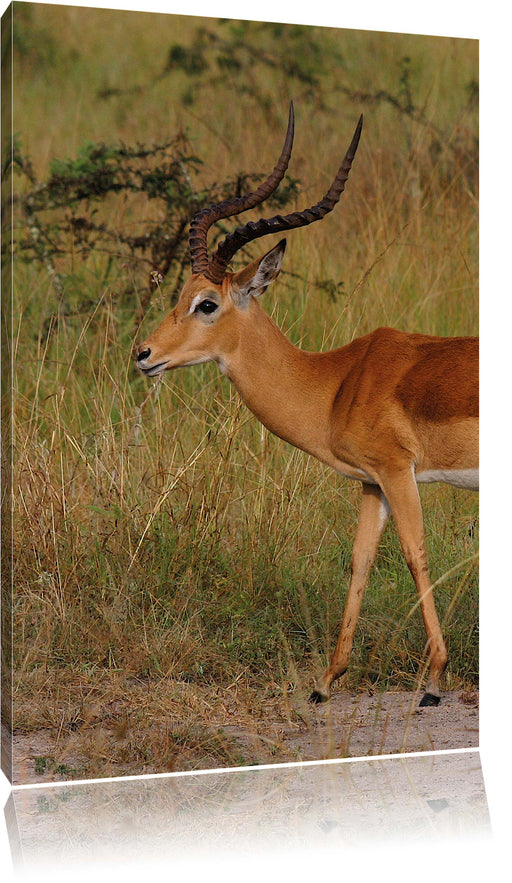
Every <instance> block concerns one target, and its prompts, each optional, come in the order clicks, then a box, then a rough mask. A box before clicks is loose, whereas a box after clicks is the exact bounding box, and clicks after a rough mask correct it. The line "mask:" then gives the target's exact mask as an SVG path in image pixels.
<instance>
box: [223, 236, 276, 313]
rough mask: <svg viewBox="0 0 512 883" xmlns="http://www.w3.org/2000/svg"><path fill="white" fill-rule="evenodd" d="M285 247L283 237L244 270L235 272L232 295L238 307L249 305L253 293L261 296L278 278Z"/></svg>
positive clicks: (255, 295)
mask: <svg viewBox="0 0 512 883" xmlns="http://www.w3.org/2000/svg"><path fill="white" fill-rule="evenodd" d="M285 248H286V239H281V242H279V243H278V244H277V245H276V246H274V248H272V249H271V250H270V251H267V253H266V254H265V255H263V257H262V258H256V260H255V261H252V262H251V263H250V264H248V265H247V267H244V268H243V270H238V272H237V273H234V274H233V279H232V288H231V296H232V298H233V300H234V302H235V304H236V305H237V306H238V307H242V308H244V307H246V306H248V305H249V302H250V298H251V295H252V296H254V297H259V296H260V295H261V294H263V292H264V291H265V290H266V289H267V286H269V285H270V283H271V282H273V281H274V279H277V277H278V276H279V272H280V270H281V263H282V260H283V255H284V251H285Z"/></svg>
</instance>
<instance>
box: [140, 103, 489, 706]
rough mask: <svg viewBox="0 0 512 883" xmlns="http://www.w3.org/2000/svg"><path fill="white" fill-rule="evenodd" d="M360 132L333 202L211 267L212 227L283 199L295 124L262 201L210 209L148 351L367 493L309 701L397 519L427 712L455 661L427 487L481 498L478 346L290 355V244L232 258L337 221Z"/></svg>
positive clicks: (362, 342)
mask: <svg viewBox="0 0 512 883" xmlns="http://www.w3.org/2000/svg"><path fill="white" fill-rule="evenodd" d="M361 128H362V117H361V118H360V119H359V122H358V124H357V127H356V130H355V133H354V136H353V138H352V141H351V144H350V146H349V148H348V150H347V153H346V155H345V158H344V160H343V162H342V164H341V166H340V168H339V170H338V173H337V175H336V177H335V178H334V181H333V183H332V184H331V187H330V188H329V190H328V192H327V193H326V195H325V196H324V198H323V199H322V200H321V201H320V202H318V203H317V204H316V205H314V206H312V207H311V208H308V209H306V210H304V211H301V212H293V213H291V214H288V215H284V216H280V215H278V216H276V217H272V218H260V219H259V220H258V221H256V222H250V223H247V224H245V225H244V226H241V227H238V228H236V229H235V230H234V231H233V232H232V233H230V234H229V235H228V236H226V238H225V239H224V240H223V241H222V242H221V243H220V244H219V246H218V247H217V249H216V251H215V253H214V254H213V255H212V256H211V257H209V256H208V250H207V234H208V230H209V228H210V227H211V226H212V224H214V223H215V222H217V221H219V220H220V219H223V218H229V217H233V216H234V215H238V214H240V213H241V212H244V211H246V210H247V209H250V208H253V207H254V206H256V205H258V204H260V203H261V202H263V201H264V200H265V199H267V197H268V196H270V194H271V193H273V191H274V190H275V189H276V188H277V186H278V184H279V182H280V181H281V179H282V178H283V176H284V174H285V171H286V168H287V166H288V162H289V159H290V155H291V149H292V143H293V133H294V113H293V105H290V115H289V120H288V130H287V134H286V138H285V142H284V146H283V149H282V152H281V156H280V158H279V160H278V162H277V164H276V166H275V167H274V169H273V171H272V172H271V174H270V175H269V177H268V178H267V179H266V180H265V181H264V182H263V183H262V184H261V185H260V186H259V187H258V188H257V189H256V190H255V191H254V192H253V193H251V194H249V195H248V196H244V197H237V198H233V199H230V200H226V201H224V202H221V203H217V204H215V205H211V206H209V207H207V208H204V209H203V210H202V211H200V212H199V213H198V214H197V215H196V216H195V218H194V219H193V221H192V223H191V227H190V240H189V241H190V256H191V262H192V275H191V277H190V278H189V280H188V281H187V282H186V284H185V285H184V287H183V289H182V291H181V294H180V296H179V300H178V302H177V305H176V307H175V308H174V309H173V310H172V312H171V313H170V314H169V315H168V316H167V317H166V318H165V319H164V320H163V321H162V323H161V324H160V326H159V327H158V328H157V329H156V330H155V331H154V332H153V334H151V335H150V337H148V338H147V340H145V341H144V342H143V343H142V344H140V346H139V347H138V349H137V366H138V367H139V368H140V370H141V371H142V372H143V373H144V374H146V375H148V376H149V377H154V376H156V375H158V374H161V373H162V372H163V371H166V370H169V369H171V368H178V367H182V366H185V365H197V364H199V363H201V362H207V361H215V362H217V364H218V366H219V368H220V370H221V371H222V373H223V374H225V375H227V377H228V378H229V379H230V380H231V382H232V383H233V384H234V386H235V387H236V389H237V390H238V392H239V394H240V395H241V397H242V399H243V401H244V402H245V403H246V405H247V406H248V407H249V408H250V410H251V411H252V412H253V413H254V414H255V415H256V417H257V418H258V419H259V420H260V421H261V422H262V423H263V424H264V426H266V427H267V428H268V429H269V430H270V431H271V432H273V433H275V435H277V436H279V437H280V438H282V439H284V440H285V441H287V442H290V443H291V444H292V445H295V446H296V447H298V448H300V449H302V450H303V451H306V452H307V453H309V454H312V455H313V456H315V457H317V458H318V459H319V460H321V461H322V462H323V463H326V464H327V465H329V466H331V467H332V468H333V469H334V470H335V472H337V473H338V474H339V475H343V476H347V477H349V478H352V479H356V480H358V481H360V482H361V484H362V503H361V510H360V515H359V520H358V524H357V530H356V537H355V541H354V546H353V551H352V560H351V576H350V584H349V589H348V595H347V600H346V605H345V610H344V614H343V619H342V623H341V630H340V634H339V638H338V642H337V645H336V648H335V651H334V654H333V656H332V658H331V662H330V664H329V666H328V668H327V669H326V670H325V672H324V673H323V674H322V675H321V677H320V678H319V679H318V681H317V682H316V685H315V689H314V691H313V693H312V695H311V700H312V701H313V702H320V701H324V700H327V699H328V698H329V695H330V689H331V684H332V683H333V681H334V680H335V679H337V678H339V677H340V676H341V675H342V674H343V673H344V672H345V671H346V669H347V666H348V662H349V655H350V652H351V648H352V642H353V637H354V631H355V628H356V623H357V619H358V615H359V610H360V607H361V601H362V597H363V592H364V589H365V585H366V583H367V579H368V575H369V571H370V568H371V566H372V564H373V561H374V559H375V556H376V552H377V547H378V544H379V541H380V538H381V536H382V533H383V530H384V527H385V525H386V522H387V519H388V515H389V513H390V512H391V513H392V514H393V517H394V519H395V523H396V527H397V531H398V535H399V539H400V543H401V547H402V550H403V553H404V556H405V560H406V562H407V565H408V567H409V569H410V572H411V574H412V577H413V579H414V582H415V584H416V588H417V591H418V595H419V604H420V608H421V613H422V616H423V621H424V625H425V630H426V634H427V645H426V649H427V653H428V664H429V678H428V683H427V685H426V689H425V693H424V695H423V697H422V699H421V702H420V705H423V706H425V705H437V704H438V702H439V700H440V693H439V679H440V676H441V674H442V672H443V670H444V668H445V665H446V662H447V651H446V647H445V643H444V640H443V635H442V631H441V627H440V624H439V620H438V616H437V613H436V608H435V604H434V597H433V591H432V583H431V579H430V576H429V568H428V561H427V554H426V547H425V536H424V527H423V518H422V511H421V504H420V498H419V494H418V483H419V482H433V481H442V482H447V483H448V484H451V485H455V486H458V487H464V488H471V489H474V490H476V489H477V488H478V339H477V338H464V337H453V338H441V337H433V336H430V335H424V334H406V333H404V332H402V331H397V330H394V329H392V328H378V329H377V330H375V331H373V332H372V333H371V334H367V335H365V336H364V337H361V338H359V339H356V340H353V341H352V342H351V343H349V344H347V345H346V346H343V347H341V348H340V349H336V350H333V351H331V352H321V353H314V352H306V351H303V350H300V349H298V348H297V347H295V346H293V345H292V344H291V343H290V341H289V340H288V339H287V338H286V337H285V336H284V335H283V334H282V333H281V331H280V330H279V329H278V328H277V326H276V325H275V324H274V322H273V321H272V320H271V319H270V318H269V316H268V315H267V314H266V313H265V312H264V311H263V310H262V309H261V307H260V305H259V302H258V298H259V297H260V295H262V294H263V292H264V291H265V290H266V288H267V286H268V285H269V284H270V283H271V282H272V281H273V280H274V279H276V277H277V276H278V274H279V271H280V268H281V262H282V258H283V254H284V251H285V246H286V240H284V239H282V240H281V241H280V242H278V244H277V245H275V246H274V247H273V248H272V249H271V250H270V251H268V252H267V253H266V254H264V255H263V256H262V257H259V258H257V259H256V260H253V261H252V262H251V263H249V264H248V265H247V266H246V267H244V268H243V269H240V270H238V271H237V272H229V271H228V266H229V263H230V260H231V258H232V257H233V255H234V254H235V253H236V252H237V251H238V250H239V249H240V248H241V247H242V246H244V245H245V244H246V243H248V242H251V241H252V240H254V239H257V238H259V237H260V236H266V235H267V234H270V233H278V232H282V231H284V230H290V229H293V228H295V227H301V226H304V225H306V224H310V223H312V222H314V221H319V220H321V219H322V218H323V217H324V216H325V215H326V214H327V213H328V212H330V211H332V209H333V208H334V206H335V205H336V203H337V202H338V200H339V198H340V196H341V193H342V191H343V189H344V187H345V182H346V180H347V178H348V175H349V172H350V169H351V166H352V161H353V159H354V156H355V153H356V150H357V146H358V143H359V138H360V134H361Z"/></svg>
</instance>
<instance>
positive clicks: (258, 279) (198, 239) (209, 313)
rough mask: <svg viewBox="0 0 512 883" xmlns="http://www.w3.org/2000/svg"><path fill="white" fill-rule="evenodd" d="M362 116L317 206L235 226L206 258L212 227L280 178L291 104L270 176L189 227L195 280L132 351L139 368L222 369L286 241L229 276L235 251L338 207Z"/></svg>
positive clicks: (264, 194) (263, 195)
mask: <svg viewBox="0 0 512 883" xmlns="http://www.w3.org/2000/svg"><path fill="white" fill-rule="evenodd" d="M362 123H363V118H362V116H361V117H360V119H359V122H358V124H357V127H356V130H355V132H354V136H353V138H352V141H351V144H350V146H349V148H348V150H347V153H346V155H345V158H344V160H343V162H342V164H341V166H340V168H339V170H338V173H337V175H336V177H335V178H334V181H333V182H332V184H331V186H330V188H329V190H328V191H327V193H326V194H325V196H324V197H323V199H322V200H320V202H318V203H316V205H314V206H312V207H311V208H308V209H305V210H304V211H301V212H292V213H291V214H288V215H284V216H283V215H277V216H275V217H272V218H260V219H259V220H258V221H255V222H249V223H248V224H245V225H244V226H243V227H238V228H237V229H235V230H234V231H233V232H232V233H230V234H229V235H228V236H226V238H225V239H224V240H223V241H222V242H221V243H220V245H219V246H218V248H217V250H216V251H215V253H214V254H213V255H212V257H211V258H209V257H208V249H207V235H208V230H209V228H210V227H211V226H212V224H214V223H216V222H217V221H220V220H221V219H223V218H231V217H234V216H235V215H239V214H240V213H241V212H245V211H247V210H248V209H251V208H254V206H257V205H259V204H260V203H262V202H263V201H264V200H266V199H267V198H268V197H269V196H270V195H271V194H272V193H273V192H274V191H275V190H276V189H277V187H278V185H279V183H280V181H281V180H282V178H283V177H284V174H285V172H286V169H287V167H288V163H289V160H290V155H291V151H292V144H293V134H294V112H293V103H291V104H290V113H289V119H288V129H287V133H286V138H285V142H284V145H283V149H282V151H281V156H280V157H279V160H278V162H277V164H276V165H275V167H274V169H273V171H272V172H271V174H270V175H269V176H268V178H267V179H266V180H265V181H264V182H263V183H262V184H260V186H259V187H258V188H257V189H256V190H254V191H253V192H252V193H250V194H249V195H248V196H242V197H236V198H233V199H228V200H225V201H224V202H220V203H215V204H214V205H210V206H208V207H207V208H204V209H202V210H201V211H200V212H199V213H198V214H197V215H196V216H195V218H194V219H193V221H192V223H191V225H190V237H189V245H190V257H191V261H192V275H191V277H190V278H189V279H188V281H187V282H186V283H185V285H184V287H183V289H182V291H181V294H180V296H179V300H178V303H177V305H176V307H175V308H174V310H172V312H171V313H170V314H169V315H168V316H167V317H166V318H165V319H164V320H163V321H162V322H161V324H160V325H159V327H158V328H157V329H156V330H155V331H154V332H153V334H151V335H150V337H148V338H147V339H146V340H145V341H144V342H143V343H141V344H140V345H139V347H138V349H137V367H138V368H140V370H141V371H142V372H143V373H144V374H147V375H149V376H150V377H154V376H155V375H157V374H161V373H162V372H163V371H166V370H168V369H170V368H178V367H183V366H186V365H197V364H199V363H200V362H207V361H212V360H213V361H217V362H218V364H219V366H220V368H221V370H225V368H226V361H227V359H228V355H229V353H230V352H231V351H232V350H233V348H234V347H236V345H237V341H238V337H239V333H240V327H241V324H242V323H243V322H244V321H247V318H248V315H249V313H250V311H251V307H252V306H253V303H254V298H255V297H258V296H259V295H261V294H263V292H264V291H265V289H266V288H267V286H268V285H269V284H270V283H271V282H272V281H273V280H274V279H275V278H276V277H277V276H278V275H279V271H280V269H281V261H282V258H283V254H284V250H285V246H286V240H285V239H282V240H281V241H280V242H279V243H278V245H276V246H274V248H272V249H271V250H270V251H268V252H267V253H266V254H264V255H263V257H260V258H257V259H256V260H254V261H252V262H251V263H250V264H248V265H247V266H246V267H244V268H243V269H241V270H238V271H237V272H236V273H230V272H228V266H229V263H230V261H231V258H232V257H233V256H234V254H235V253H236V252H237V251H238V250H239V249H240V248H242V247H243V246H244V245H246V244H247V243H248V242H251V241H252V240H253V239H258V238H259V237H261V236H266V235H267V234H270V233H279V232H282V231H285V230H292V229H294V228H295V227H303V226H305V225H307V224H311V223H313V222H314V221H319V220H321V219H322V218H323V217H324V215H326V214H327V213H328V212H330V211H332V209H333V208H334V206H335V205H336V203H337V202H338V200H339V198H340V196H341V194H342V192H343V190H344V187H345V182H346V180H347V178H348V175H349V172H350V168H351V166H352V161H353V159H354V156H355V152H356V150H357V146H358V143H359V138H360V135H361V128H362Z"/></svg>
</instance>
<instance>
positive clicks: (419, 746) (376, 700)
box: [224, 692, 478, 761]
mask: <svg viewBox="0 0 512 883" xmlns="http://www.w3.org/2000/svg"><path fill="white" fill-rule="evenodd" d="M297 716H298V717H300V716H301V715H300V711H299V712H298V714H297ZM224 730H225V731H226V732H227V733H231V735H234V736H236V738H237V739H239V740H240V742H241V743H242V744H244V745H246V746H247V745H248V742H249V741H250V737H248V736H247V735H246V734H244V733H243V732H240V731H239V730H237V728H236V727H232V728H231V727H225V728H224ZM267 739H268V736H267ZM252 741H253V742H254V737H253V739H252ZM273 745H274V750H275V751H276V754H279V755H280V756H283V755H288V757H289V759H290V760H292V759H294V760H302V761H307V760H326V759H329V758H336V757H339V758H342V757H363V756H369V755H383V754H384V755H386V754H397V753H411V752H417V751H438V750H442V749H456V748H473V747H477V746H478V693H477V692H471V693H467V692H450V693H443V697H442V702H441V703H440V704H439V705H438V706H437V707H426V708H419V707H418V697H417V696H415V695H413V694H412V693H384V694H378V695H374V696H369V695H368V694H358V695H350V694H348V693H343V692H340V693H338V694H335V695H334V696H333V698H332V699H331V700H330V702H328V703H326V704H325V705H320V706H316V707H314V708H313V709H309V708H308V709H305V713H304V715H303V716H302V720H301V722H300V723H298V724H297V726H296V727H293V728H284V729H283V728H278V729H277V730H276V732H275V734H274V743H273Z"/></svg>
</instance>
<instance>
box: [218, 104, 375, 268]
mask: <svg viewBox="0 0 512 883" xmlns="http://www.w3.org/2000/svg"><path fill="white" fill-rule="evenodd" d="M362 127H363V116H362V114H361V116H360V117H359V121H358V123H357V126H356V129H355V132H354V135H353V137H352V141H351V142H350V146H349V148H348V150H347V152H346V154H345V157H344V159H343V162H342V164H341V166H340V168H339V169H338V173H337V175H336V177H335V179H334V181H333V182H332V184H331V186H330V187H329V190H328V191H327V193H326V194H325V196H324V197H323V199H321V200H320V202H317V203H316V205H313V206H312V207H311V208H308V209H305V210H304V211H302V212H292V213H291V214H289V215H276V216H275V217H273V218H260V220H259V221H250V222H249V223H248V224H245V225H244V226H243V227H238V228H237V229H236V230H234V231H233V233H230V234H229V235H228V236H226V238H225V239H224V240H223V241H222V242H221V243H220V245H219V246H218V248H217V250H216V252H215V253H214V255H213V256H212V259H211V260H210V262H209V264H208V266H207V267H206V268H204V271H203V272H204V273H205V276H207V278H208V279H210V280H211V281H212V282H216V283H220V282H221V281H222V279H223V277H224V275H225V272H226V268H227V266H228V264H229V262H230V260H231V258H232V257H233V255H234V254H235V252H237V251H238V249H239V248H241V247H242V246H243V245H246V244H247V243H248V242H252V240H253V239H258V238H259V237H260V236H266V235H267V234H269V233H280V232H282V231H284V230H292V229H294V228H296V227H304V226H306V225H307V224H312V223H313V222H314V221H320V220H321V219H322V218H323V217H324V216H325V215H326V214H328V213H329V212H331V211H332V210H333V208H334V206H335V205H336V203H337V202H338V200H339V198H340V196H341V194H342V193H343V190H344V189H345V183H346V181H347V178H348V176H349V172H350V169H351V167H352V161H353V159H354V156H355V153H356V150H357V147H358V144H359V139H360V137H361V129H362ZM276 168H277V167H276ZM222 217H227V215H223V216H222Z"/></svg>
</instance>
